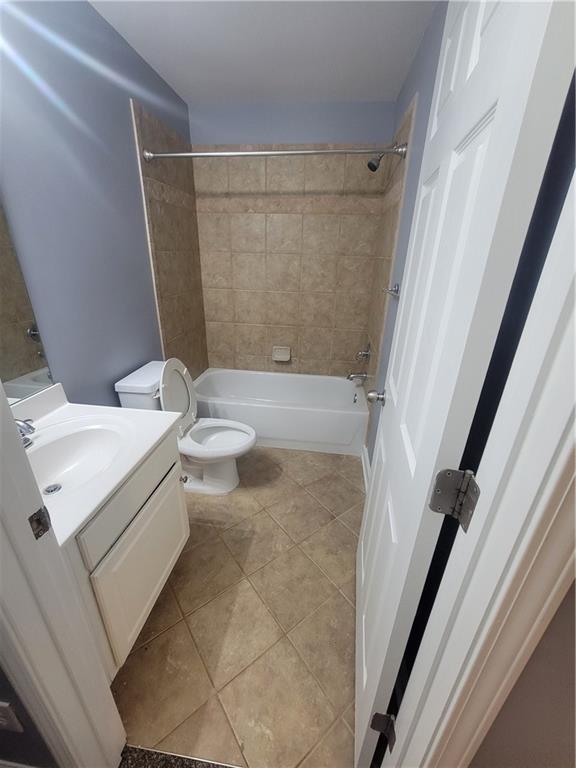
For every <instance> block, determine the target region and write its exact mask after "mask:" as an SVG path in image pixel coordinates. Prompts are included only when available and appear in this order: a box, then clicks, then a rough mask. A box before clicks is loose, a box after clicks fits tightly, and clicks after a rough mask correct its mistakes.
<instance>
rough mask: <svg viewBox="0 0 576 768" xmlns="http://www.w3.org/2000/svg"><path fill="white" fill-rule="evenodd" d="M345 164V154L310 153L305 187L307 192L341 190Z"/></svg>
mask: <svg viewBox="0 0 576 768" xmlns="http://www.w3.org/2000/svg"><path fill="white" fill-rule="evenodd" d="M345 165H346V156H345V155H308V156H307V157H306V166H305V167H306V170H305V180H304V189H305V190H306V192H341V191H342V189H343V188H344V171H345Z"/></svg>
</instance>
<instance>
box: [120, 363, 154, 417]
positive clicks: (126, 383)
mask: <svg viewBox="0 0 576 768" xmlns="http://www.w3.org/2000/svg"><path fill="white" fill-rule="evenodd" d="M163 367H164V363H163V362H162V360H153V361H152V362H150V363H146V365H143V366H142V367H141V368H138V369H137V370H136V371H133V372H132V373H129V374H128V376H125V377H124V378H123V379H120V381H117V382H116V384H115V385H114V389H115V390H116V392H118V397H119V398H120V405H121V406H122V407H123V408H142V409H145V410H148V411H159V410H160V408H161V405H160V397H159V394H158V388H159V384H160V375H161V373H162V368H163Z"/></svg>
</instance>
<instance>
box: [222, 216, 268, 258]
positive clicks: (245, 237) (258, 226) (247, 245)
mask: <svg viewBox="0 0 576 768" xmlns="http://www.w3.org/2000/svg"><path fill="white" fill-rule="evenodd" d="M265 222H266V216H265V215H264V214H263V213H233V214H231V215H230V242H231V247H232V250H233V251H243V252H245V253H260V252H262V251H264V250H265V242H266V236H265Z"/></svg>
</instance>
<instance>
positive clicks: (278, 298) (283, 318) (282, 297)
mask: <svg viewBox="0 0 576 768" xmlns="http://www.w3.org/2000/svg"><path fill="white" fill-rule="evenodd" d="M265 296H266V322H267V323H268V324H270V325H297V324H298V310H299V306H300V296H299V294H298V293H296V292H294V293H285V292H280V291H270V292H269V293H266V294H265Z"/></svg>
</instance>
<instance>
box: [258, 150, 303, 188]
mask: <svg viewBox="0 0 576 768" xmlns="http://www.w3.org/2000/svg"><path fill="white" fill-rule="evenodd" d="M304 164H305V158H304V157H267V158H266V191H267V192H303V191H304Z"/></svg>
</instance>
